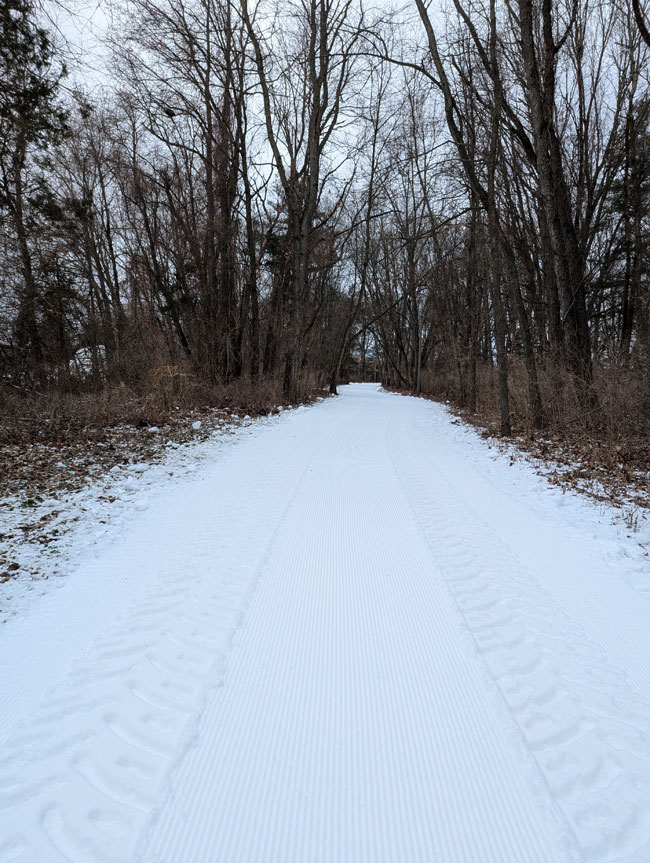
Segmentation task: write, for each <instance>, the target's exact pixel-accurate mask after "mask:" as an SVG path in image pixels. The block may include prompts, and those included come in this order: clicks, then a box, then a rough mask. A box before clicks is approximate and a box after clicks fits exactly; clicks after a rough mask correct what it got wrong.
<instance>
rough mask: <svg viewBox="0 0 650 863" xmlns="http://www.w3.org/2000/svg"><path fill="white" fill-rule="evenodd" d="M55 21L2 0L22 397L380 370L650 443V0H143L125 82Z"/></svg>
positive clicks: (7, 267) (6, 204) (5, 281)
mask: <svg viewBox="0 0 650 863" xmlns="http://www.w3.org/2000/svg"><path fill="white" fill-rule="evenodd" d="M43 11H44V10H43V8H42V7H37V6H36V5H35V2H34V0H5V2H4V3H3V4H2V5H1V6H0V81H1V83H0V226H1V228H2V230H1V234H0V237H1V239H0V242H1V244H2V246H1V249H0V385H1V386H3V387H5V388H10V389H11V390H12V392H20V393H24V394H25V396H26V397H29V396H30V395H33V394H35V393H45V392H52V391H55V392H79V391H84V392H99V391H102V390H103V389H105V388H106V387H107V386H112V385H116V384H120V385H122V386H125V387H128V388H130V389H131V390H135V391H139V390H142V389H143V388H145V389H146V388H147V387H149V386H151V381H152V376H157V378H158V379H159V378H160V376H167V377H169V378H170V379H174V378H175V377H177V376H181V375H182V376H187V377H190V378H192V379H193V380H197V381H201V382H202V383H203V384H205V386H206V387H215V388H219V387H227V386H230V385H236V383H237V382H240V381H246V382H248V383H253V384H256V385H260V386H270V387H274V388H276V389H277V391H281V392H282V393H283V395H284V397H285V398H286V399H287V400H296V399H298V398H300V397H301V396H303V395H305V394H306V393H308V392H309V391H311V390H313V388H314V387H317V386H324V385H326V386H329V387H330V389H331V390H332V391H335V390H336V386H337V383H338V382H339V381H341V380H344V379H348V378H349V377H350V376H352V377H356V378H364V377H368V376H370V375H373V376H376V377H377V378H378V379H381V380H382V381H383V382H384V383H385V384H387V385H390V386H394V387H398V388H401V389H405V390H409V391H412V392H415V393H431V394H434V395H436V396H438V397H443V398H446V399H449V400H451V401H453V402H455V403H456V404H457V405H459V406H461V407H463V408H466V409H467V410H468V411H470V412H472V413H476V412H477V411H478V412H481V413H482V414H484V415H488V416H494V417H495V418H498V422H499V426H500V429H501V431H502V432H503V433H504V434H508V433H510V432H511V430H512V429H513V427H516V428H520V427H525V428H528V429H531V430H535V429H543V428H546V427H558V426H559V425H561V424H562V423H572V424H576V425H577V426H578V427H580V428H601V427H603V426H605V425H607V426H608V427H609V428H610V430H611V428H612V427H614V426H617V427H621V428H622V427H625V428H627V429H629V431H630V432H631V433H638V434H643V433H644V432H645V430H646V429H647V418H648V414H649V413H650V410H649V409H650V400H649V399H650V397H649V396H648V394H647V392H646V389H647V388H646V387H645V383H644V380H645V378H646V376H647V373H648V370H649V369H650V294H649V288H648V227H649V223H648V215H649V214H648V203H649V200H650V199H649V192H650V151H649V138H648V130H649V123H650V116H649V114H650V98H649V94H648V79H647V70H648V51H649V50H650V48H649V43H650V33H649V32H648V27H647V23H646V17H645V9H644V8H643V6H642V5H640V3H639V0H614V2H611V3H607V4H603V3H596V2H595V0H560V2H552V0H449V2H446V3H444V4H443V3H439V4H437V3H434V2H431V3H429V4H427V3H425V2H424V0H414V3H413V4H412V6H410V5H409V6H407V7H405V8H404V9H402V10H400V12H399V13H397V12H392V11H387V10H385V9H383V8H380V9H374V8H371V7H370V6H366V5H365V4H364V3H363V0H294V2H291V3H284V2H283V3H282V4H279V3H278V4H276V3H273V2H268V3H267V2H260V3H257V4H254V3H252V2H250V0H129V2H128V4H127V3H125V4H124V5H123V6H122V7H118V11H117V17H116V19H115V21H114V22H113V26H112V28H111V31H110V33H109V34H107V40H109V41H110V48H111V56H112V63H111V70H110V86H109V85H108V84H107V85H106V86H104V87H103V88H102V89H101V91H100V92H99V93H98V92H97V91H94V92H91V91H85V90H84V88H83V87H81V86H79V85H78V84H75V83H73V81H74V79H75V77H78V76H75V75H72V74H67V70H66V56H65V48H64V46H63V47H62V46H61V45H59V44H58V43H57V41H56V39H55V37H54V36H53V34H52V33H51V32H49V31H48V27H47V26H46V24H44V23H43V21H44V20H46V19H45V18H44V17H43ZM626 422H627V425H625V423H626Z"/></svg>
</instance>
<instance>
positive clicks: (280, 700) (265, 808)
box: [138, 390, 576, 863]
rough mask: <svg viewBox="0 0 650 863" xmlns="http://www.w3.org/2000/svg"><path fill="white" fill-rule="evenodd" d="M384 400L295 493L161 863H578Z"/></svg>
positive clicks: (153, 856) (189, 766) (376, 398)
mask: <svg viewBox="0 0 650 863" xmlns="http://www.w3.org/2000/svg"><path fill="white" fill-rule="evenodd" d="M365 392H366V393H367V398H368V401H367V402H366V404H365V411H364V415H363V417H360V418H358V419H357V421H356V422H355V423H349V424H348V425H346V426H345V427H339V428H338V429H337V430H336V431H335V432H333V433H331V434H330V435H329V437H328V439H327V440H326V441H325V443H324V444H323V446H322V447H321V449H320V452H319V454H318V458H316V459H314V460H313V462H312V465H311V467H310V470H308V471H307V472H306V473H305V475H304V477H303V480H302V484H301V486H300V487H299V488H298V489H297V490H296V493H295V496H294V499H293V502H292V504H291V505H290V507H289V510H288V512H287V514H286V516H285V518H284V520H283V521H282V524H281V525H280V527H279V529H278V533H277V536H276V539H275V541H274V543H273V547H272V550H271V553H270V556H269V559H268V563H267V565H266V569H265V572H264V575H263V578H262V579H261V581H260V584H259V587H258V590H257V592H256V594H255V597H254V599H253V602H252V604H251V608H250V610H249V616H248V619H247V622H246V626H245V627H243V628H242V629H240V630H239V631H238V633H237V639H236V643H235V644H234V646H233V650H232V654H231V656H230V661H229V670H228V674H227V676H226V679H225V681H224V684H225V685H224V687H223V688H222V689H220V690H218V691H214V692H213V693H212V694H211V697H209V698H208V700H207V702H206V704H205V709H204V711H203V716H202V721H201V723H200V725H199V728H198V730H197V738H196V746H195V748H194V749H193V750H192V751H191V752H189V753H188V755H187V757H186V758H185V759H184V760H183V761H182V762H181V763H180V765H179V770H178V772H177V773H176V774H175V775H174V776H173V788H172V789H171V792H172V793H171V794H170V795H169V797H168V798H167V799H166V800H165V802H164V804H163V806H162V807H161V809H160V810H159V811H158V812H157V817H156V820H155V821H154V823H153V824H152V826H151V830H150V831H149V832H148V834H147V835H146V837H144V840H143V844H142V846H141V847H140V854H139V856H138V859H139V860H141V861H142V863H215V861H224V863H226V861H227V863H244V861H245V863H270V861H278V863H304V861H309V863H318V861H322V863H398V861H409V863H425V861H426V863H431V861H434V860H436V861H437V860H440V861H444V863H478V861H481V863H532V861H537V863H548V861H549V859H550V858H549V849H552V851H551V854H552V859H553V861H554V863H559V861H568V860H570V859H576V858H575V857H572V856H571V854H570V851H569V848H568V847H567V846H566V843H565V842H563V838H562V836H561V835H560V831H561V829H562V825H561V824H559V825H557V824H555V823H553V824H552V825H550V821H551V820H552V817H551V818H550V819H549V813H548V812H540V808H542V807H540V799H539V796H538V795H537V794H535V793H533V791H531V788H530V786H529V775H528V771H526V770H522V767H521V765H520V764H519V762H518V758H517V755H518V753H517V749H516V747H514V746H513V745H512V743H511V741H510V740H509V739H508V738H507V736H506V734H505V733H504V727H503V724H502V723H501V721H500V719H498V718H497V717H495V714H494V709H493V692H492V690H491V689H490V688H489V687H486V685H485V677H484V670H483V668H482V666H481V665H480V664H479V663H478V662H477V660H476V657H475V655H474V654H473V653H471V651H470V649H469V647H470V640H469V639H468V638H467V635H466V632H465V630H464V628H462V627H459V626H458V623H457V621H456V617H455V611H453V610H452V609H453V606H452V603H451V600H450V598H449V596H448V593H447V590H446V587H445V585H444V584H442V583H441V582H440V581H439V580H438V579H436V578H435V573H434V572H433V571H432V570H433V567H432V563H431V555H430V551H429V549H428V547H427V546H426V544H425V542H424V541H423V539H422V537H421V535H420V533H419V529H418V528H417V525H416V523H415V521H414V519H413V515H412V513H411V511H410V509H409V508H408V506H407V505H406V502H405V501H404V500H403V495H402V492H401V489H400V487H399V485H398V483H397V481H396V479H395V477H394V473H393V469H392V465H391V463H390V461H389V459H388V457H387V453H386V447H385V439H384V437H385V427H386V423H387V422H388V420H389V417H390V413H391V407H392V406H393V405H392V402H391V401H390V400H389V399H386V398H385V397H384V396H382V395H381V394H378V393H376V392H374V391H372V390H366V391H365ZM363 396H364V391H361V393H360V394H359V398H362V397H363ZM398 409H399V407H398ZM306 538H308V539H307V541H305V540H306ZM544 793H545V795H546V797H545V803H544V805H546V806H547V807H550V808H552V807H553V803H552V800H551V798H550V795H549V794H548V790H547V789H546V788H545V789H544Z"/></svg>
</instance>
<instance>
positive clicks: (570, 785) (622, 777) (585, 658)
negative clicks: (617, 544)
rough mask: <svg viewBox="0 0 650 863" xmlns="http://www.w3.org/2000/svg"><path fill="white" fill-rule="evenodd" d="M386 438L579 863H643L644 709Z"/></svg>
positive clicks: (413, 457) (399, 437)
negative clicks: (576, 850) (568, 829)
mask: <svg viewBox="0 0 650 863" xmlns="http://www.w3.org/2000/svg"><path fill="white" fill-rule="evenodd" d="M398 424H401V426H402V428H401V430H400V432H396V433H395V434H394V435H393V436H392V440H393V445H392V447H391V449H392V458H393V464H394V465H395V470H396V473H397V474H398V475H399V476H400V477H401V481H402V485H403V488H404V491H405V493H406V495H407V497H408V498H409V501H410V504H411V506H412V508H413V511H414V513H415V515H416V517H417V519H418V521H419V523H420V525H421V528H422V531H423V534H424V535H425V536H426V538H427V541H428V543H429V546H430V548H431V552H432V555H433V556H434V558H435V560H436V561H437V563H438V565H439V566H440V568H441V570H442V572H443V573H444V576H445V578H446V580H447V583H448V585H449V590H450V593H451V595H452V596H453V597H454V599H455V601H456V604H457V607H458V609H459V611H460V613H461V615H462V617H463V619H464V621H465V625H466V627H467V630H468V632H469V633H470V634H471V636H472V638H473V639H474V641H475V644H476V649H477V653H478V654H479V655H480V657H481V658H482V660H483V662H484V663H485V665H486V667H487V669H489V672H490V674H491V676H492V678H493V680H494V681H495V684H496V686H497V687H498V689H499V691H500V692H501V693H502V696H503V699H504V701H505V703H506V705H507V707H508V710H509V712H510V715H511V716H512V718H513V720H514V722H515V723H516V725H517V727H518V728H519V730H520V732H521V735H522V737H523V740H524V741H525V745H526V747H527V749H528V751H529V752H530V753H531V754H532V755H533V757H534V758H535V760H536V762H537V764H538V765H539V768H540V771H541V774H542V775H543V776H544V778H545V781H546V783H547V785H548V787H549V789H550V791H551V794H552V795H553V798H554V799H555V800H556V802H557V805H558V807H559V808H560V810H561V811H562V812H563V814H564V817H565V818H566V820H567V823H568V824H569V825H570V826H571V829H572V832H573V834H574V836H575V838H576V841H577V843H578V847H579V849H580V852H581V855H582V859H583V860H585V861H589V863H605V861H608V863H614V861H616V863H643V861H647V860H649V859H650V735H649V734H648V729H649V728H650V702H648V701H647V700H645V699H643V698H641V697H640V696H636V695H635V694H633V690H632V688H631V687H630V685H629V683H628V681H627V679H626V676H625V674H624V673H623V672H621V671H620V670H619V669H617V668H616V667H614V666H613V665H612V664H611V663H610V662H609V660H608V659H607V657H606V656H605V654H604V652H603V651H602V649H601V648H600V647H599V646H598V645H596V644H594V643H593V642H591V641H590V639H589V638H588V637H587V636H586V634H585V633H584V631H583V630H582V629H581V627H579V626H577V625H575V624H574V623H573V622H572V621H571V620H570V619H569V618H568V617H567V616H566V614H565V613H564V611H563V609H561V608H560V607H558V606H557V605H556V603H555V602H554V601H553V599H552V598H551V597H550V596H549V595H548V594H547V593H546V592H545V591H544V590H543V589H542V588H541V586H540V585H539V583H538V582H537V580H536V579H535V578H534V577H533V576H532V575H531V574H530V573H529V572H527V571H526V570H525V568H524V567H523V566H522V565H521V564H520V563H519V562H518V561H517V559H516V557H515V556H514V555H513V554H512V552H511V551H510V550H509V549H508V548H507V547H506V546H505V545H503V544H502V543H501V541H500V540H499V538H498V537H497V536H495V535H494V533H493V532H491V531H490V530H489V528H488V527H487V525H486V524H485V523H484V522H483V521H482V519H481V518H480V516H479V515H478V514H477V513H476V512H474V511H473V510H472V508H471V507H470V506H469V505H467V503H466V502H465V501H463V498H462V495H461V494H460V493H459V492H458V491H457V490H456V489H455V488H454V486H453V484H452V482H451V481H449V480H448V479H447V478H446V477H445V476H444V474H443V470H442V469H441V467H440V465H439V464H436V465H435V466H434V464H432V463H431V462H426V461H425V462H423V461H422V460H420V463H419V464H418V462H417V457H418V456H420V458H421V455H422V453H421V452H417V453H416V452H415V450H414V445H413V435H412V433H411V430H410V429H405V428H404V424H403V420H401V419H400V421H398V422H396V423H395V426H397V425H398Z"/></svg>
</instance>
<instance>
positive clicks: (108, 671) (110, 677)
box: [0, 410, 349, 863]
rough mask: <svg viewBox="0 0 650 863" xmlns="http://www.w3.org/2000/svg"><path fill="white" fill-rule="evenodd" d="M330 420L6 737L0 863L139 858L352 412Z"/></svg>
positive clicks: (256, 482)
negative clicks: (296, 494) (140, 842)
mask: <svg viewBox="0 0 650 863" xmlns="http://www.w3.org/2000/svg"><path fill="white" fill-rule="evenodd" d="M328 419H329V422H327V420H326V422H325V428H324V429H323V428H319V427H318V424H314V423H313V422H312V423H311V426H312V427H313V428H312V431H311V432H310V433H309V434H308V435H307V436H306V439H305V440H302V441H300V442H299V443H298V444H297V445H296V444H295V443H289V446H288V447H287V451H286V452H282V451H280V452H278V451H276V452H275V453H274V454H275V455H276V459H275V461H273V462H272V463H271V466H270V467H269V468H265V469H264V471H263V472H261V474H256V473H254V472H250V474H249V475H248V477H247V481H246V482H245V483H244V487H243V488H242V489H241V493H240V494H239V495H238V500H237V504H238V505H237V506H236V508H235V509H234V510H233V511H232V512H230V513H229V514H228V518H227V519H225V520H224V524H223V526H221V527H219V525H215V521H214V517H213V516H212V514H210V513H207V514H206V517H205V518H204V520H203V522H202V523H200V524H198V525H197V526H196V529H195V530H194V532H193V534H192V535H191V536H189V537H187V538H186V540H185V541H186V545H185V546H184V547H183V548H182V549H181V551H182V555H183V557H184V560H185V567H184V568H183V571H180V572H179V569H178V555H177V554H175V555H174V556H173V560H172V561H171V562H170V568H169V569H167V570H165V571H163V572H162V573H161V574H160V577H159V578H158V579H156V580H155V581H154V583H153V584H152V585H151V586H150V588H149V589H148V590H147V591H145V593H144V595H143V596H142V597H141V598H140V599H139V600H138V601H136V602H134V603H133V604H132V606H131V608H130V610H129V612H128V613H127V614H125V615H123V616H122V618H121V619H118V620H117V621H116V623H115V624H114V625H113V626H112V627H110V628H109V630H108V632H107V634H106V635H105V636H103V637H101V638H99V639H98V640H97V642H96V643H95V644H94V646H92V647H91V649H90V650H89V651H88V652H87V653H86V654H85V656H84V658H83V661H81V662H79V663H77V664H76V665H75V666H73V668H72V669H71V672H70V673H69V674H68V676H67V678H66V679H65V680H64V682H63V684H62V685H61V686H59V687H58V688H57V690H56V691H55V692H54V693H50V694H48V695H47V696H46V697H45V699H44V700H43V702H42V703H41V705H40V707H39V708H38V709H37V710H36V711H35V712H34V713H33V714H32V715H31V716H30V717H29V719H28V720H27V721H26V722H25V723H23V724H22V725H21V727H20V728H19V729H16V730H15V731H14V733H13V734H11V735H10V736H9V739H8V741H7V743H6V745H5V746H4V747H3V748H2V752H1V755H0V836H3V837H7V836H8V837H9V839H8V841H6V842H5V843H4V845H0V861H2V863H4V861H5V860H7V861H8V860H14V859H15V860H19V861H22V863H58V861H72V863H118V861H119V863H125V861H129V860H131V859H133V854H134V846H135V843H136V841H137V837H138V836H139V834H140V832H141V830H142V829H143V826H144V824H145V823H146V817H147V815H148V814H149V813H150V812H151V811H152V809H153V808H154V806H155V805H156V804H157V803H159V801H160V794H161V792H162V789H163V788H164V780H165V777H166V775H167V772H168V770H169V768H170V764H171V763H172V762H173V761H174V760H175V759H178V758H181V757H182V754H183V753H184V752H185V751H187V749H188V748H190V747H191V745H192V734H193V731H192V727H193V722H195V720H194V719H193V716H194V713H195V711H196V709H197V705H199V704H200V701H201V697H202V692H204V690H205V688H206V686H207V685H208V684H209V682H210V681H211V679H212V678H213V677H214V676H215V675H221V674H222V673H223V666H224V665H225V663H226V658H227V654H228V652H229V650H230V648H231V646H232V640H233V637H234V634H235V633H236V630H237V628H238V627H239V626H241V624H242V622H243V619H244V616H245V612H246V607H247V604H248V603H249V602H250V596H251V591H252V590H253V589H254V586H255V582H256V579H257V578H258V577H259V573H260V566H261V563H260V561H263V560H264V557H265V555H266V553H267V548H268V543H269V541H270V540H272V538H273V536H274V535H275V527H276V525H277V522H278V519H281V518H282V513H283V512H284V511H285V510H286V505H287V498H289V499H290V497H291V494H292V493H293V489H294V488H295V485H296V483H297V482H298V481H299V479H300V476H301V473H302V472H303V471H304V470H305V469H306V468H307V466H308V464H309V461H310V458H311V456H312V453H313V452H314V451H315V450H317V448H318V446H319V443H320V440H321V439H322V437H323V436H324V434H326V433H327V428H328V427H330V426H332V425H336V423H338V422H341V421H344V420H345V421H347V420H348V419H349V413H348V412H346V413H345V415H344V416H343V417H342V416H341V415H340V411H336V410H335V411H332V410H330V411H329V417H328ZM160 539H161V538H154V541H159V540H160ZM183 539H184V538H183V537H179V541H180V542H181V543H182V542H183ZM162 541H163V542H164V541H165V538H162ZM221 554H223V559H220V555H221ZM16 823H18V824H20V823H22V824H29V825H30V828H29V830H24V829H23V830H22V831H21V830H20V829H16V828H15V826H14V825H15V824H16Z"/></svg>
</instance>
